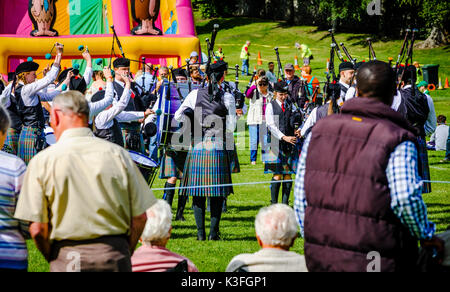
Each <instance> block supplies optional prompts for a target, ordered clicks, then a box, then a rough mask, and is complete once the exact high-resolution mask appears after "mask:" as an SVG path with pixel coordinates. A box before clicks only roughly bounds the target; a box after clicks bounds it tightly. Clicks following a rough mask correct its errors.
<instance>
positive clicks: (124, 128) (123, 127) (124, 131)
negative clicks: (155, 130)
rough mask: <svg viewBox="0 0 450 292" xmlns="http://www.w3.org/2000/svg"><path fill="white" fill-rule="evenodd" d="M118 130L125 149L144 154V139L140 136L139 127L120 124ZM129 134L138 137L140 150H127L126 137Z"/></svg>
mask: <svg viewBox="0 0 450 292" xmlns="http://www.w3.org/2000/svg"><path fill="white" fill-rule="evenodd" d="M120 129H121V131H122V138H123V145H124V147H125V149H127V150H132V151H136V152H140V153H142V154H145V143H144V137H143V136H142V133H141V128H140V125H139V126H138V125H132V124H126V123H120ZM131 132H134V133H136V134H138V135H139V140H140V144H141V145H140V149H128V145H127V135H128V133H131Z"/></svg>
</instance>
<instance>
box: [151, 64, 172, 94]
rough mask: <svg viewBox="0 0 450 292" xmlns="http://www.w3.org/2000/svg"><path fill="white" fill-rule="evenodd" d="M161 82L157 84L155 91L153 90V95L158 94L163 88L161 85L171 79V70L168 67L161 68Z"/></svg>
mask: <svg viewBox="0 0 450 292" xmlns="http://www.w3.org/2000/svg"><path fill="white" fill-rule="evenodd" d="M158 73H159V78H160V79H159V81H158V82H157V83H156V86H155V89H154V90H153V92H152V93H153V94H158V91H159V89H160V88H161V85H162V84H163V82H164V79H167V78H169V68H168V67H166V66H161V67H160V68H159V71H158Z"/></svg>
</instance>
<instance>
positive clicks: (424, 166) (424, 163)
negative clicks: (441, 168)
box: [417, 137, 431, 194]
mask: <svg viewBox="0 0 450 292" xmlns="http://www.w3.org/2000/svg"><path fill="white" fill-rule="evenodd" d="M417 145H418V148H417V152H418V153H417V154H418V156H419V157H418V158H419V159H418V160H419V166H418V167H419V175H420V177H421V178H422V180H431V179H430V166H429V164H428V150H427V142H426V140H425V138H422V137H418V138H417ZM422 193H424V194H426V193H431V183H429V182H424V183H423V184H422Z"/></svg>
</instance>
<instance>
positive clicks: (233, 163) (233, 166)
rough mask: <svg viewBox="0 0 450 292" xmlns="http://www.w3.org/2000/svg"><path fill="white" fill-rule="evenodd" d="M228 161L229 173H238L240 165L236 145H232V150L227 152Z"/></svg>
mask: <svg viewBox="0 0 450 292" xmlns="http://www.w3.org/2000/svg"><path fill="white" fill-rule="evenodd" d="M227 152H228V159H229V161H230V171H231V173H240V172H241V165H240V164H239V157H238V154H237V151H236V145H234V150H228V151H227Z"/></svg>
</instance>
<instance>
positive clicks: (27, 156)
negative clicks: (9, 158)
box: [17, 126, 44, 165]
mask: <svg viewBox="0 0 450 292" xmlns="http://www.w3.org/2000/svg"><path fill="white" fill-rule="evenodd" d="M39 130H40V129H39V128H34V127H25V126H24V127H22V131H21V132H20V137H19V145H18V149H17V156H18V157H19V158H20V159H22V160H23V161H24V162H25V164H27V165H28V163H29V162H30V160H31V159H33V157H34V156H35V155H36V154H37V152H38V151H37V150H36V147H35V146H36V139H37V136H38V134H37V132H38V131H39ZM43 132H44V131H42V133H43Z"/></svg>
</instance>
